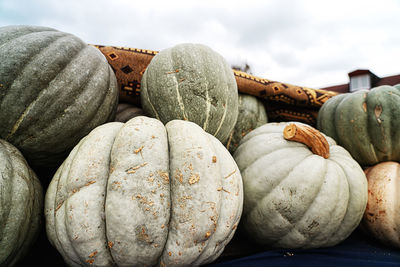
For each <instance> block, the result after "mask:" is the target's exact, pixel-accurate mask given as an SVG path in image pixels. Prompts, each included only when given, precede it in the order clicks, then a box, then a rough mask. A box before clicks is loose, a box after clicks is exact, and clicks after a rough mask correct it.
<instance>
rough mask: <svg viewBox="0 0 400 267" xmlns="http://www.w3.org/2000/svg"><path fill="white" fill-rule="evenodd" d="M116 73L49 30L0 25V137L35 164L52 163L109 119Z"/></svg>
mask: <svg viewBox="0 0 400 267" xmlns="http://www.w3.org/2000/svg"><path fill="white" fill-rule="evenodd" d="M117 102H118V87H117V81H116V78H115V74H114V72H113V71H112V69H111V67H110V66H109V65H108V63H107V60H106V59H105V57H104V56H103V55H102V53H101V52H100V51H99V50H98V49H96V48H94V47H92V46H89V45H87V44H86V43H84V42H83V41H82V40H80V39H79V38H77V37H75V36H74V35H71V34H68V33H64V32H60V31H57V30H54V29H51V28H45V27H35V26H7V27H2V28H0V125H1V127H0V138H3V139H5V140H7V141H9V142H10V143H12V144H13V145H15V146H16V147H17V148H19V149H20V150H21V152H22V153H23V154H24V156H25V157H26V158H27V160H28V162H30V163H31V164H33V165H47V164H48V163H51V164H55V163H57V162H58V161H62V159H63V158H64V156H65V157H66V156H67V155H66V151H67V150H69V149H72V147H73V146H74V145H76V144H77V143H78V142H79V140H80V139H81V138H82V137H83V136H85V135H86V134H88V133H89V132H90V131H91V130H92V129H93V128H95V127H96V126H98V125H100V124H103V123H105V122H107V121H109V120H112V119H113V117H114V115H115V110H116V105H117Z"/></svg>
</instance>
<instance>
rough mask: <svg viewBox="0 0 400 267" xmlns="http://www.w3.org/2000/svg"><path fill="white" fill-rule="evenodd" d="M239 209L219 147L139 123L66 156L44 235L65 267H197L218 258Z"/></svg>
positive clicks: (184, 128) (197, 132) (104, 130)
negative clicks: (92, 266)
mask: <svg viewBox="0 0 400 267" xmlns="http://www.w3.org/2000/svg"><path fill="white" fill-rule="evenodd" d="M242 205H243V188H242V180H241V176H240V172H239V170H238V169H237V165H236V163H235V161H234V160H233V158H232V156H231V155H230V154H229V152H228V151H227V150H226V149H225V147H224V146H223V145H222V144H221V143H220V142H219V141H218V140H217V139H216V138H214V137H213V136H211V135H209V134H207V133H206V132H204V131H203V130H202V129H201V128H200V127H199V126H198V125H196V124H194V123H192V122H186V121H179V120H174V121H171V122H169V123H168V124H167V125H166V126H165V127H164V125H163V124H162V123H161V122H160V121H159V120H156V119H153V118H148V117H144V116H139V117H135V118H133V119H131V120H129V121H128V122H127V123H125V124H123V123H119V122H113V123H108V124H104V125H102V126H99V127H97V128H96V129H94V130H93V131H92V132H91V133H90V134H89V135H87V136H86V137H84V139H82V141H81V142H80V143H79V144H78V145H77V146H76V147H75V148H74V149H73V150H72V152H71V154H70V155H69V157H68V158H67V159H66V160H65V161H64V163H63V164H62V165H61V167H60V168H59V169H58V171H57V172H56V174H55V176H54V177H53V180H52V181H51V183H50V185H49V188H48V190H47V193H46V198H45V217H46V230H47V235H48V238H49V240H50V242H51V243H52V244H53V245H54V246H55V247H56V248H57V249H58V251H59V252H60V253H61V254H62V255H63V257H64V259H65V261H66V263H68V264H69V265H71V266H79V265H94V266H144V265H146V266H152V265H155V264H160V265H163V264H166V265H167V266H170V265H174V266H175V265H176V266H197V265H200V264H205V263H208V262H211V261H213V260H215V259H216V258H217V257H218V256H219V255H220V254H221V253H222V251H223V249H224V247H225V245H226V244H227V243H228V242H229V241H230V239H231V238H232V236H233V234H234V232H235V229H236V226H237V224H238V222H239V219H240V216H241V212H242Z"/></svg>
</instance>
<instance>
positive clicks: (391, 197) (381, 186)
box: [362, 161, 400, 248]
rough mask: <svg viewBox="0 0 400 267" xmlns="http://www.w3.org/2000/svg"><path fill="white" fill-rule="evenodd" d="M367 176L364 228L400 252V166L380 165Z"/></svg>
mask: <svg viewBox="0 0 400 267" xmlns="http://www.w3.org/2000/svg"><path fill="white" fill-rule="evenodd" d="M365 173H366V175H367V179H368V204H367V208H366V210H365V214H364V218H363V221H362V227H363V229H364V230H366V231H367V233H368V234H372V236H374V237H375V238H377V239H378V240H380V241H381V242H382V243H383V244H385V245H387V246H393V247H397V248H400V212H399V211H400V164H399V163H398V162H393V161H387V162H382V163H378V164H376V165H374V166H372V167H370V168H367V169H366V170H365Z"/></svg>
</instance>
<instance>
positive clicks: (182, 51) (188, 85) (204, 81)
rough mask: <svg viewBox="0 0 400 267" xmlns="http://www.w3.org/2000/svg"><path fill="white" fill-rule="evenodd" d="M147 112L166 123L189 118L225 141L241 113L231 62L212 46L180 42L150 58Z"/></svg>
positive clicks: (144, 94) (144, 91) (144, 95)
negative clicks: (239, 111) (239, 112)
mask: <svg viewBox="0 0 400 267" xmlns="http://www.w3.org/2000/svg"><path fill="white" fill-rule="evenodd" d="M140 99H141V105H142V108H143V110H144V111H145V114H147V115H149V116H151V117H155V118H157V119H159V120H161V121H162V122H163V123H164V124H165V123H167V122H168V121H170V120H173V119H180V120H188V121H192V122H195V123H196V124H198V125H200V126H201V127H202V128H203V129H204V130H205V131H206V132H208V133H210V134H211V135H214V136H215V137H216V138H217V139H218V140H220V141H221V142H222V143H224V142H225V141H226V140H227V139H228V136H229V134H230V133H231V131H232V129H233V127H234V126H235V123H236V120H237V116H238V90H237V84H236V80H235V77H234V74H233V71H232V69H231V67H230V65H229V64H228V63H227V62H226V60H225V59H224V58H223V57H222V56H221V55H219V54H218V53H216V52H215V51H214V50H212V49H211V48H209V47H207V46H205V45H201V44H179V45H176V46H174V47H171V48H168V49H164V50H162V51H161V52H160V53H158V54H157V55H156V56H155V57H154V58H153V59H152V60H151V62H150V64H149V65H148V67H147V68H146V71H145V72H144V74H143V78H142V80H141V93H140Z"/></svg>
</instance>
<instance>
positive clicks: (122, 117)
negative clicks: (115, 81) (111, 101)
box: [114, 103, 144, 122]
mask: <svg viewBox="0 0 400 267" xmlns="http://www.w3.org/2000/svg"><path fill="white" fill-rule="evenodd" d="M142 115H144V113H143V109H141V108H140V107H137V106H135V105H132V104H129V103H119V104H118V106H117V113H116V115H115V119H114V121H119V122H127V121H129V120H130V119H132V118H134V117H137V116H142Z"/></svg>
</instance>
